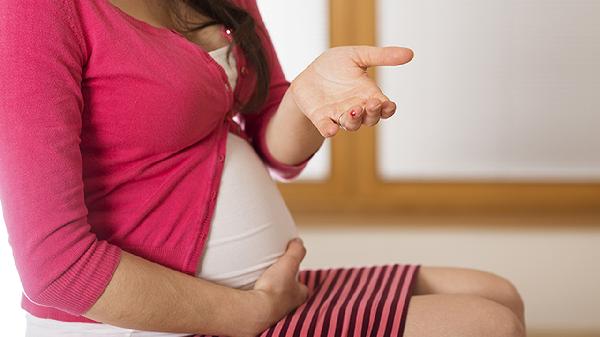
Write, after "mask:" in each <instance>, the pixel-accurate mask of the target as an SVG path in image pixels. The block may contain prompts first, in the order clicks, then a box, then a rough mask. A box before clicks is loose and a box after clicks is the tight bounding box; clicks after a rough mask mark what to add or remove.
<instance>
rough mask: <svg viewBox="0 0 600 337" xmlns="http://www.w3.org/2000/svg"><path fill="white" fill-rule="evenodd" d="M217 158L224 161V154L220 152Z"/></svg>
mask: <svg viewBox="0 0 600 337" xmlns="http://www.w3.org/2000/svg"><path fill="white" fill-rule="evenodd" d="M218 158H219V161H220V162H224V161H225V155H223V154H220V155H219V157H218Z"/></svg>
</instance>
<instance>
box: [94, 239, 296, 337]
mask: <svg viewBox="0 0 600 337" xmlns="http://www.w3.org/2000/svg"><path fill="white" fill-rule="evenodd" d="M294 242H295V241H294ZM304 254H305V250H304V247H303V246H302V245H301V244H300V243H295V244H290V245H289V249H288V250H287V251H286V253H285V254H284V255H283V256H282V257H281V258H280V259H279V260H278V261H277V262H276V263H275V264H274V265H273V266H272V267H271V268H269V269H268V270H267V271H266V272H265V274H264V275H263V276H261V278H260V279H259V281H257V285H256V287H255V289H254V290H239V289H233V288H229V287H225V286H221V285H218V284H215V283H212V282H209V281H206V280H203V279H200V278H196V277H193V276H190V275H187V274H185V273H181V272H178V271H175V270H172V269H169V268H167V267H164V266H162V265H160V264H157V263H154V262H151V261H148V260H145V259H143V258H141V257H138V256H136V255H133V254H129V253H127V252H123V253H122V258H121V261H120V263H119V265H118V267H117V269H116V270H115V273H114V274H113V277H112V279H111V281H110V283H109V285H108V287H107V288H106V290H105V291H104V293H103V294H102V296H101V297H100V298H99V299H98V301H96V303H95V304H94V305H93V306H92V307H91V308H90V309H89V310H88V311H87V312H86V313H85V314H84V316H85V317H88V318H90V319H93V320H96V321H99V322H103V323H108V324H111V325H115V326H119V327H125V328H131V329H137V330H147V331H158V332H173V333H191V334H194V333H202V334H207V335H227V336H236V337H237V336H240V337H244V336H249V337H250V336H256V335H257V334H258V333H260V332H261V331H263V330H265V329H267V328H268V327H269V326H271V325H272V324H274V323H275V322H277V321H278V320H279V319H280V318H281V317H283V316H284V315H286V314H287V313H288V312H289V311H291V310H292V309H293V308H295V307H297V306H298V305H300V304H301V303H302V302H303V301H304V300H305V298H306V296H307V291H306V288H305V286H303V285H301V284H299V283H298V282H297V281H296V278H295V275H296V273H297V271H298V267H299V264H300V261H301V260H302V258H303V257H304ZM231 322H236V324H231Z"/></svg>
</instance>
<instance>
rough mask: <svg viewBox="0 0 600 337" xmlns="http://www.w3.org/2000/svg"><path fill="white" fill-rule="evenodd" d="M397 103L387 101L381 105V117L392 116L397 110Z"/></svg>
mask: <svg viewBox="0 0 600 337" xmlns="http://www.w3.org/2000/svg"><path fill="white" fill-rule="evenodd" d="M396 108H397V107H396V103H394V102H392V101H385V102H383V104H382V106H381V118H384V119H385V118H390V117H392V115H394V113H395V112H396Z"/></svg>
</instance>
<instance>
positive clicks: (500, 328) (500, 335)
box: [403, 295, 525, 337]
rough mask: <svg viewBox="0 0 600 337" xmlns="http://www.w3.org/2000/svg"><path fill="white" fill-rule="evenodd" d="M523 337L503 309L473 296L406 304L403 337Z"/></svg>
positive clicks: (415, 298) (435, 297)
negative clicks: (406, 311)
mask: <svg viewBox="0 0 600 337" xmlns="http://www.w3.org/2000/svg"><path fill="white" fill-rule="evenodd" d="M481 336H486V337H524V336H525V331H524V328H523V325H522V324H521V322H520V321H519V319H518V318H517V316H516V315H515V314H514V313H513V312H512V311H511V310H510V309H508V308H507V307H505V306H503V305H501V304H498V303H496V302H494V301H491V300H488V299H485V298H482V297H478V296H473V295H416V296H413V297H412V298H411V300H410V304H409V306H408V313H407V316H406V325H405V329H404V335H403V337H481Z"/></svg>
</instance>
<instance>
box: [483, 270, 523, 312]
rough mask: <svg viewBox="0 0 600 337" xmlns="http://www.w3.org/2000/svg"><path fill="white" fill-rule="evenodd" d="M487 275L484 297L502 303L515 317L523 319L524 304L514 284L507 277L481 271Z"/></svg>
mask: <svg viewBox="0 0 600 337" xmlns="http://www.w3.org/2000/svg"><path fill="white" fill-rule="evenodd" d="M481 273H485V274H486V275H487V277H486V279H487V283H488V284H487V286H486V288H487V289H486V290H485V292H486V293H484V294H482V295H483V296H484V297H486V298H489V299H491V300H493V301H496V302H498V303H500V304H502V305H505V306H506V307H508V308H509V309H511V310H512V311H513V312H514V313H515V314H516V315H517V317H519V318H520V319H521V321H523V320H524V317H523V316H524V314H525V305H524V303H523V299H522V298H521V294H519V291H518V290H517V288H516V287H515V285H514V284H513V283H512V282H510V281H509V280H508V279H506V278H504V277H502V276H499V275H497V274H494V273H490V272H483V271H482V272H481Z"/></svg>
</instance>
